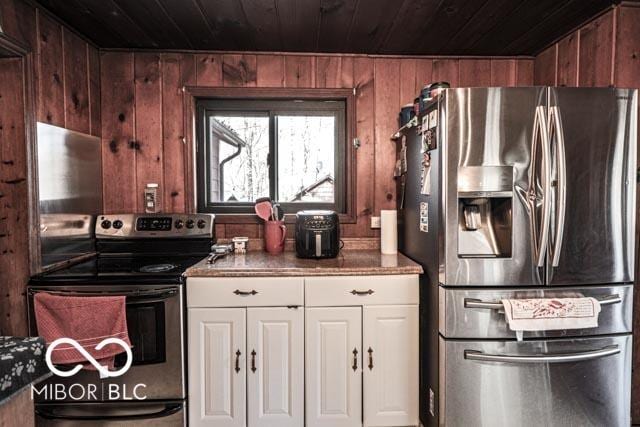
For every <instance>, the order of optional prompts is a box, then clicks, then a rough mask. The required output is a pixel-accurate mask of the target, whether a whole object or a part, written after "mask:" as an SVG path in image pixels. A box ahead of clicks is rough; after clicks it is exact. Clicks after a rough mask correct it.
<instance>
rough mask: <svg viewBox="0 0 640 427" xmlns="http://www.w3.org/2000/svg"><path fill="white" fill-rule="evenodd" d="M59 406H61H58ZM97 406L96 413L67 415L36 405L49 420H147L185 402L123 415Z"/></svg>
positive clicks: (181, 407)
mask: <svg viewBox="0 0 640 427" xmlns="http://www.w3.org/2000/svg"><path fill="white" fill-rule="evenodd" d="M56 407H59V406H56ZM97 409H98V408H96V413H95V414H90V415H71V414H69V415H65V414H56V413H55V412H54V411H52V410H48V409H46V408H43V407H42V406H40V405H36V409H35V412H36V415H38V416H39V417H41V418H45V419H47V420H78V421H97V420H108V421H116V420H117V421H126V420H146V419H153V418H164V417H168V416H170V415H173V414H175V413H177V412H179V411H180V410H182V409H183V403H182V402H179V403H166V404H164V408H163V409H161V410H160V411H155V412H148V413H139V412H136V413H135V414H123V415H104V414H101V413H98V412H99V411H98V410H97Z"/></svg>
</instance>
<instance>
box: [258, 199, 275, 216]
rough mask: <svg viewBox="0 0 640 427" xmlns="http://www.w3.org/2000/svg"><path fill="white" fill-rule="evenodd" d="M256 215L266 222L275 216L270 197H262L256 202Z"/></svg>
mask: <svg viewBox="0 0 640 427" xmlns="http://www.w3.org/2000/svg"><path fill="white" fill-rule="evenodd" d="M255 210H256V215H258V217H260V218H262V219H263V220H264V221H269V218H270V217H271V215H272V214H273V205H272V203H271V199H270V198H269V197H261V198H259V199H258V200H256V205H255Z"/></svg>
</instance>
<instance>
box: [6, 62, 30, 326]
mask: <svg viewBox="0 0 640 427" xmlns="http://www.w3.org/2000/svg"><path fill="white" fill-rule="evenodd" d="M24 107H25V98H24V86H23V60H22V58H10V59H0V316H1V317H0V335H15V334H24V333H26V330H27V327H26V326H27V324H26V317H25V314H26V305H25V302H26V298H25V292H24V290H25V284H26V282H27V280H28V279H29V275H30V274H29V273H30V263H29V238H28V236H29V215H28V212H29V206H28V201H29V194H28V191H29V183H28V182H27V167H28V166H27V165H28V158H27V141H26V133H25V131H26V128H25V120H24V117H25V116H24Z"/></svg>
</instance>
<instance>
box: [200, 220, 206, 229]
mask: <svg viewBox="0 0 640 427" xmlns="http://www.w3.org/2000/svg"><path fill="white" fill-rule="evenodd" d="M205 225H207V221H205V220H204V219H200V220H198V228H204V227H205Z"/></svg>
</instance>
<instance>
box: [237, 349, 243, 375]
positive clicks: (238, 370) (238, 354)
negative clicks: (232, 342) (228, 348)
mask: <svg viewBox="0 0 640 427" xmlns="http://www.w3.org/2000/svg"><path fill="white" fill-rule="evenodd" d="M241 354H242V353H240V350H238V351H236V374H237V373H238V372H240V355H241Z"/></svg>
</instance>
